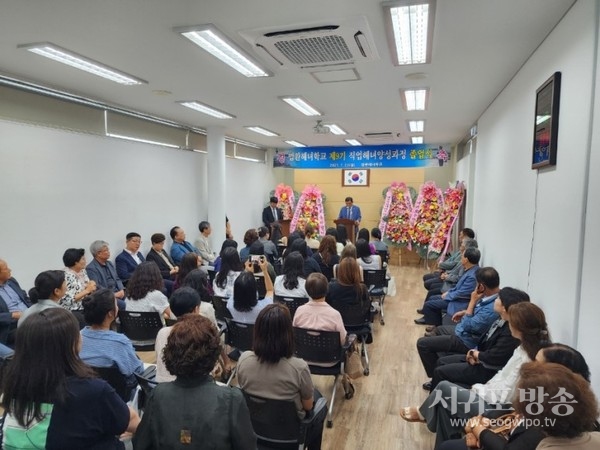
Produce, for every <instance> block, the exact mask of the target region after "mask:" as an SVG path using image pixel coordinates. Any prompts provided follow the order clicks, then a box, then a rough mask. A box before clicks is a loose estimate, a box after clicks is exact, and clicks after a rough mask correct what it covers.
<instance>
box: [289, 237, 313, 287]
mask: <svg viewBox="0 0 600 450" xmlns="http://www.w3.org/2000/svg"><path fill="white" fill-rule="evenodd" d="M288 248H289V249H290V253H292V252H299V253H300V254H301V255H302V257H303V258H304V265H303V271H304V278H306V277H307V276H309V275H310V274H311V273H321V267H320V266H319V263H318V262H317V261H315V260H314V259H313V257H312V250H310V249H309V248H308V246H307V245H306V241H305V240H304V239H296V240H295V241H294V242H293V243H292V246H291V247H288ZM284 264H285V260H284Z"/></svg>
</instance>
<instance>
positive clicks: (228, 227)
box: [225, 216, 237, 247]
mask: <svg viewBox="0 0 600 450" xmlns="http://www.w3.org/2000/svg"><path fill="white" fill-rule="evenodd" d="M225 239H227V240H230V241H233V232H232V231H231V222H229V217H227V216H225ZM236 247H237V245H236Z"/></svg>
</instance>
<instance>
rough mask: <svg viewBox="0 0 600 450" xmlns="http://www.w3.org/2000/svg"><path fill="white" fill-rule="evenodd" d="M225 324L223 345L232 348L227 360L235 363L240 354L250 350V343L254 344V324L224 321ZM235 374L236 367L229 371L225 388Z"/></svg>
mask: <svg viewBox="0 0 600 450" xmlns="http://www.w3.org/2000/svg"><path fill="white" fill-rule="evenodd" d="M225 321H226V323H227V329H226V332H225V343H226V344H227V345H229V346H231V347H233V348H234V350H233V351H232V352H231V353H229V355H228V356H229V358H230V359H232V360H234V361H236V362H237V360H238V359H240V355H241V354H242V352H245V351H247V350H252V343H253V342H254V324H250V323H242V322H236V321H235V320H233V319H228V318H226V319H225ZM236 374H237V367H235V368H234V369H233V370H232V371H231V375H230V376H229V379H228V380H227V386H229V385H230V384H231V381H232V380H233V378H234V377H235V375H236Z"/></svg>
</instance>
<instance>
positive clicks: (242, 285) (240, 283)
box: [227, 260, 273, 324]
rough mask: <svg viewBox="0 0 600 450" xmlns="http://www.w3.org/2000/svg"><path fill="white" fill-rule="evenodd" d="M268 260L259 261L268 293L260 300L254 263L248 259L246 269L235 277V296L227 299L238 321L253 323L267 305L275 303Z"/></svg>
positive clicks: (234, 318) (229, 308)
mask: <svg viewBox="0 0 600 450" xmlns="http://www.w3.org/2000/svg"><path fill="white" fill-rule="evenodd" d="M267 264H268V263H267V261H266V260H262V261H260V262H259V267H260V269H261V271H262V274H263V276H264V278H265V287H266V288H267V294H266V295H265V298H263V299H261V300H258V298H257V297H258V295H257V291H256V279H255V278H254V264H252V262H251V261H246V264H245V270H244V271H243V272H242V273H240V275H239V276H238V277H237V278H236V279H235V282H234V284H233V297H230V298H229V300H228V301H227V309H228V310H229V312H230V313H231V316H232V317H233V320H235V321H236V322H243V323H250V324H253V323H254V322H255V321H256V317H257V316H258V313H259V312H260V311H261V310H262V309H263V308H264V307H265V306H267V305H270V304H271V303H273V282H272V281H271V277H270V276H269V273H268V271H267Z"/></svg>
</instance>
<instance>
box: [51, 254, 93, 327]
mask: <svg viewBox="0 0 600 450" xmlns="http://www.w3.org/2000/svg"><path fill="white" fill-rule="evenodd" d="M63 263H64V265H65V269H64V271H65V281H66V283H67V292H66V293H65V295H64V297H63V298H61V299H60V302H59V304H60V306H62V307H63V308H65V309H69V310H71V311H79V313H77V314H75V315H76V316H77V318H78V319H79V322H80V324H83V305H82V304H81V300H83V298H84V297H86V296H88V295H89V294H91V293H92V292H94V291H95V290H96V282H95V281H91V280H90V279H89V277H88V275H87V272H86V271H85V266H86V260H85V250H84V249H82V248H68V249H67V250H65V253H64V254H63Z"/></svg>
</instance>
